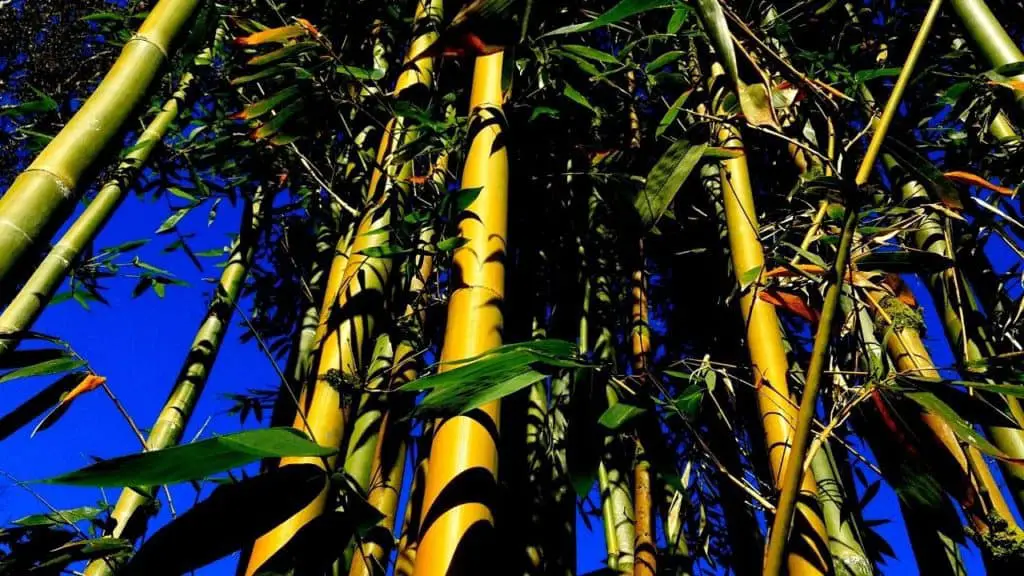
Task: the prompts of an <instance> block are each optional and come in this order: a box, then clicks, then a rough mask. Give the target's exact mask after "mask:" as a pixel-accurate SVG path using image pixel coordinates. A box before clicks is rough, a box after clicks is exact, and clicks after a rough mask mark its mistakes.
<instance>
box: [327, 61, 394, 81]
mask: <svg viewBox="0 0 1024 576" xmlns="http://www.w3.org/2000/svg"><path fill="white" fill-rule="evenodd" d="M336 70H337V72H338V74H341V75H342V76H345V77H347V78H352V79H353V80H380V79H381V78H384V71H383V70H376V69H374V70H368V69H366V68H359V67H356V66H349V65H347V64H341V65H339V66H338V67H337V69H336Z"/></svg>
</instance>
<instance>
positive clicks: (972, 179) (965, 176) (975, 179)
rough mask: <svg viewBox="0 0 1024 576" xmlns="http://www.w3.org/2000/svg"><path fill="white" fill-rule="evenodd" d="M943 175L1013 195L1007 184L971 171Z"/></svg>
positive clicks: (955, 180) (999, 192)
mask: <svg viewBox="0 0 1024 576" xmlns="http://www.w3.org/2000/svg"><path fill="white" fill-rule="evenodd" d="M1022 84H1024V82H1022ZM943 176H945V177H946V178H949V179H950V180H953V181H954V182H960V183H961V184H967V185H968V186H978V187H981V188H986V189H988V190H991V191H993V192H996V193H998V194H1002V195H1003V196H1013V190H1010V189H1009V188H1007V187H1005V186H999V185H998V184H993V183H991V182H989V181H988V180H986V179H984V178H982V177H981V176H978V175H977V174H971V173H970V172H963V171H960V170H954V171H952V172H946V173H945V174H943Z"/></svg>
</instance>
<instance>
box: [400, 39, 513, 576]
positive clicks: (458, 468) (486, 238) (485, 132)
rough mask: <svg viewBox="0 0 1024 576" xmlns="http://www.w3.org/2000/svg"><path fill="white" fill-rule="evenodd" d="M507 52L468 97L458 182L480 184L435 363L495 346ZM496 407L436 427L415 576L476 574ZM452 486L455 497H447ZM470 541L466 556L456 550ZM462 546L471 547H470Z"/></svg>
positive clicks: (489, 505) (488, 515)
mask: <svg viewBox="0 0 1024 576" xmlns="http://www.w3.org/2000/svg"><path fill="white" fill-rule="evenodd" d="M503 58H504V54H503V53H502V52H495V53H493V54H489V55H486V56H478V57H477V58H476V63H475V67H474V72H473V89H472V92H471V94H470V101H469V106H470V123H469V134H470V144H469V151H468V153H467V154H466V160H465V168H464V172H463V175H462V187H463V188H476V187H480V188H481V190H480V193H479V195H478V196H477V197H476V198H475V199H474V200H473V202H472V203H471V204H470V205H469V206H468V207H467V208H466V209H465V211H464V214H472V215H474V216H473V217H472V218H469V217H463V218H461V219H460V220H459V235H460V237H462V238H464V239H465V240H466V244H465V245H463V246H461V247H460V248H458V249H457V250H456V251H455V254H454V256H453V268H454V272H453V274H452V277H453V278H455V279H457V280H458V283H457V284H455V285H454V286H453V287H452V292H451V295H450V296H449V302H448V323H447V325H446V327H445V336H444V345H443V347H442V350H441V362H442V370H443V369H445V366H447V365H446V364H445V363H450V362H452V361H455V360H462V359H465V358H470V357H473V356H477V355H479V354H481V353H483V352H486V351H488V350H490V349H492V348H495V347H496V346H499V345H501V343H502V333H501V328H502V325H503V316H502V310H501V304H502V300H503V298H504V293H505V266H504V258H503V255H504V254H505V251H506V245H505V238H506V234H507V232H506V230H507V226H508V149H507V148H506V146H505V142H506V141H505V140H504V138H503V131H504V129H505V117H504V113H503V111H502V104H503V94H502V85H501V79H502V63H503ZM499 414H500V406H499V403H498V402H492V403H489V404H486V405H484V406H483V407H481V408H479V409H477V410H474V411H473V412H472V413H470V414H465V415H461V416H455V417H452V418H449V419H447V420H444V421H443V422H441V423H439V424H438V425H437V428H436V430H435V433H434V438H433V441H432V443H431V449H430V467H429V470H428V472H427V481H426V486H425V489H424V495H423V508H422V509H423V513H422V516H421V518H422V522H423V524H422V526H421V528H420V547H419V551H418V552H417V555H416V566H415V570H414V574H415V575H416V576H444V575H446V574H451V573H464V574H476V573H481V571H485V570H486V566H485V565H483V564H482V563H483V562H487V561H488V560H489V559H490V558H489V550H491V547H492V546H493V545H494V512H493V506H494V502H493V498H494V495H495V490H496V488H497V469H498V452H497V442H498V438H497V434H498V431H499V430H500V416H499ZM458 486H461V488H459V490H460V495H459V497H458V499H457V500H456V501H452V500H450V498H448V497H446V496H447V495H448V494H449V493H450V492H451V491H452V490H454V489H456V487H458ZM467 547H468V548H471V549H473V552H472V554H460V555H459V556H458V557H456V552H457V551H459V550H465V549H467ZM467 551H468V550H467Z"/></svg>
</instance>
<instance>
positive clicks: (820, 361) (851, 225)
mask: <svg viewBox="0 0 1024 576" xmlns="http://www.w3.org/2000/svg"><path fill="white" fill-rule="evenodd" d="M941 6H942V0H932V2H931V4H930V5H929V7H928V12H927V14H925V17H924V21H922V22H921V28H920V30H918V32H917V36H916V37H915V38H914V44H913V45H912V46H911V48H910V53H909V54H907V59H906V62H905V63H904V65H903V69H902V70H901V71H900V75H899V77H898V78H897V79H896V84H895V85H894V86H893V90H892V94H890V95H889V100H888V101H887V102H886V104H885V110H884V111H883V112H882V117H881V118H880V119H879V120H878V122H877V123H875V125H874V134H873V135H872V137H871V142H870V143H869V144H868V149H867V152H866V153H865V155H864V158H863V159H862V160H861V164H860V169H859V170H858V171H857V176H856V178H855V179H854V183H855V184H856V185H857V186H858V187H859V186H863V185H864V184H866V183H867V181H868V178H869V177H870V175H871V170H872V169H873V168H874V164H875V160H876V159H877V158H878V153H879V151H880V150H881V148H882V142H883V140H884V139H885V134H886V132H888V129H889V125H890V124H891V123H892V119H893V118H894V117H895V116H896V112H897V110H898V109H899V104H900V101H901V100H902V98H903V92H904V90H905V89H906V87H907V84H909V82H910V76H911V74H912V73H913V70H914V68H915V67H916V65H917V60H918V59H919V57H920V56H921V53H922V52H923V51H924V45H925V42H926V41H927V39H928V36H929V34H930V33H931V28H932V25H933V24H934V23H935V20H936V18H937V17H938V15H939V8H940V7H941ZM856 228H857V209H856V206H847V207H846V217H845V222H844V223H843V232H842V236H840V239H839V248H838V254H837V256H836V261H835V266H834V270H833V274H834V276H833V278H832V282H831V283H830V285H829V287H828V289H827V290H826V292H825V301H824V303H823V304H822V306H821V320H820V321H819V323H818V330H817V332H816V333H815V334H814V345H813V348H812V350H811V360H810V365H809V366H808V367H807V381H806V382H805V384H804V392H803V396H802V397H801V399H800V413H799V416H798V418H797V422H796V429H795V431H794V433H793V445H792V453H791V455H790V456H791V459H790V461H789V463H788V464H787V469H786V471H785V473H784V474H785V475H784V477H783V479H782V483H781V485H780V487H779V489H780V493H779V503H778V508H777V510H776V513H775V518H774V520H773V521H772V531H771V535H770V537H769V538H768V550H767V552H766V553H765V575H766V576H777V575H778V574H780V573H781V571H782V559H783V557H784V555H785V548H786V541H787V537H788V534H789V528H790V523H791V522H792V518H793V512H794V510H795V508H796V501H797V497H798V495H799V492H800V478H801V476H802V471H803V462H804V459H805V457H806V455H807V445H808V441H809V440H810V434H811V424H812V423H813V421H814V412H815V410H816V409H817V402H818V387H819V385H820V384H821V378H822V374H823V372H824V369H825V362H826V360H827V357H828V346H829V343H830V340H831V337H832V326H833V321H834V318H835V313H836V308H837V307H838V305H839V296H840V293H841V292H842V286H843V279H844V278H845V276H846V265H847V262H848V260H849V257H850V246H851V244H852V243H853V235H854V231H855V230H856Z"/></svg>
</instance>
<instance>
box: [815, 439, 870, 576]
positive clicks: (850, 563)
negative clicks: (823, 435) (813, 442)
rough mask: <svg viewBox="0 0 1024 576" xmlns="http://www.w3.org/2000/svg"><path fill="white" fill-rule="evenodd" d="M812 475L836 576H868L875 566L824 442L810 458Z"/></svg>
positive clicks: (827, 444) (836, 468)
mask: <svg viewBox="0 0 1024 576" xmlns="http://www.w3.org/2000/svg"><path fill="white" fill-rule="evenodd" d="M811 473H813V474H814V480H815V481H816V482H817V483H818V504H819V505H820V506H821V515H822V519H823V520H824V521H825V530H826V531H827V532H828V549H829V552H831V553H832V563H833V565H834V566H835V569H836V575H837V576H870V575H871V574H874V565H873V564H872V563H871V560H869V559H868V556H867V554H866V553H865V552H864V546H863V544H861V541H860V537H859V535H858V532H857V526H856V524H855V523H854V518H853V517H852V516H851V514H850V512H849V507H850V506H851V505H856V502H855V501H853V500H852V499H851V498H850V496H849V494H848V493H847V491H846V487H845V486H843V481H842V478H841V476H840V475H839V470H838V467H837V465H836V460H835V456H834V455H833V454H832V444H831V443H829V442H826V443H825V444H822V446H821V448H819V449H818V451H817V452H815V453H814V457H813V458H811Z"/></svg>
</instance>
